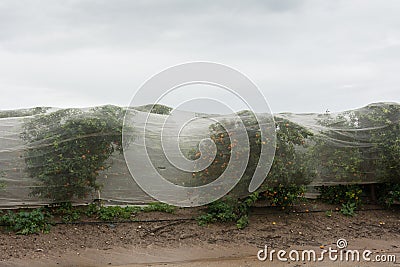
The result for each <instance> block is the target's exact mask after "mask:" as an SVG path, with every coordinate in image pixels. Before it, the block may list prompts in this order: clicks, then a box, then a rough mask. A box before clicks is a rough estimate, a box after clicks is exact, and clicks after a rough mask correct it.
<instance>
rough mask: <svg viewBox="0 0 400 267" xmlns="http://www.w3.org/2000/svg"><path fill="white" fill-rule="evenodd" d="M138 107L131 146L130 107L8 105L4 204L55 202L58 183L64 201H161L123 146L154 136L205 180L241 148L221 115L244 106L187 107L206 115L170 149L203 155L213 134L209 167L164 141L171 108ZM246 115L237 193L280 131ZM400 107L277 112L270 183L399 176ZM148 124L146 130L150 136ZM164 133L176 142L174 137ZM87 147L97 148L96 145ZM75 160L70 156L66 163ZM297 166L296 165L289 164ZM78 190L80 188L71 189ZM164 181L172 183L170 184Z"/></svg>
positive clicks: (169, 172)
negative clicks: (263, 128)
mask: <svg viewBox="0 0 400 267" xmlns="http://www.w3.org/2000/svg"><path fill="white" fill-rule="evenodd" d="M133 110H134V112H130V114H131V116H132V114H134V115H133V116H134V118H132V121H133V124H132V125H128V126H129V127H132V128H131V129H130V131H131V132H132V135H131V136H129V135H128V136H126V138H128V139H129V140H124V141H125V142H124V143H125V144H129V145H128V147H122V137H121V136H122V122H123V116H124V114H125V112H124V110H123V109H121V108H118V107H113V106H106V107H97V108H91V109H55V108H35V109H29V110H16V111H0V206H3V207H17V206H34V205H41V204H47V203H51V202H53V201H55V200H54V196H53V193H55V192H62V193H64V194H65V195H62V194H61V195H62V197H61V198H59V199H56V201H62V200H68V199H72V200H73V201H75V202H80V203H86V202H91V201H93V200H94V199H102V200H106V201H116V202H127V203H148V202H150V201H154V200H153V199H152V198H151V197H150V196H148V195H147V194H146V193H144V192H143V190H142V189H141V188H140V187H139V186H138V185H137V184H136V182H135V180H134V179H133V178H132V176H131V174H130V172H129V169H128V167H127V164H126V162H125V159H124V155H123V154H122V153H120V152H121V151H122V149H126V150H127V151H131V152H132V151H135V146H138V145H140V144H141V142H138V140H140V138H147V142H146V143H145V146H146V151H147V153H148V156H149V158H150V159H151V162H152V163H153V166H154V169H155V170H156V171H157V172H158V173H160V174H161V175H162V176H163V177H165V178H166V179H167V180H168V181H170V182H172V183H174V184H177V185H180V186H201V185H204V184H207V183H209V182H211V181H215V180H216V179H218V176H219V175H220V174H221V172H220V171H216V169H217V168H218V169H224V168H226V165H227V163H228V162H229V159H230V158H232V157H233V155H231V154H230V149H231V148H232V146H234V143H232V141H231V139H229V136H227V135H226V133H227V132H226V130H225V129H224V128H223V127H220V126H221V125H220V124H219V123H218V122H220V121H225V123H228V124H229V122H231V123H234V122H235V119H234V117H235V118H236V116H232V115H215V114H194V113H192V114H189V115H188V114H186V115H188V116H194V117H196V118H197V119H196V120H193V121H192V122H191V123H190V124H187V125H186V126H185V127H183V128H182V129H181V130H180V132H179V147H180V151H175V152H173V151H172V152H171V151H170V152H169V157H172V158H173V157H174V156H176V157H181V156H182V155H184V157H186V158H187V159H189V160H196V159H198V158H199V157H200V156H201V153H199V152H200V151H199V144H200V142H201V140H203V139H207V138H210V140H213V141H215V142H216V146H214V145H212V144H208V145H210V149H216V151H215V153H216V155H217V156H216V158H215V159H214V160H211V161H210V162H211V164H210V166H209V168H200V170H192V171H182V170H180V169H179V168H177V167H175V166H174V164H172V163H171V158H167V157H166V155H165V153H164V149H166V147H165V143H164V144H162V142H161V139H162V138H163V137H162V135H161V134H160V129H163V127H164V128H165V127H166V125H165V119H166V118H167V116H168V115H163V114H155V113H167V112H169V111H170V109H168V108H165V110H163V112H157V111H156V112H155V113H151V114H149V112H148V109H146V108H143V107H139V108H135V109H133ZM131 111H132V110H131ZM153 111H154V110H153ZM174 112H176V111H174ZM181 112H182V114H184V113H185V111H181ZM186 115H185V116H186ZM239 115H240V118H241V119H242V120H243V123H244V125H245V127H246V130H247V134H248V135H249V142H250V149H249V151H248V152H249V153H250V158H249V161H248V164H249V165H248V166H247V168H246V171H245V172H244V174H243V177H242V180H241V181H240V182H239V183H238V184H237V185H236V187H235V188H234V189H233V190H232V192H231V194H235V195H238V196H243V195H246V194H248V185H249V183H250V181H251V178H252V174H253V173H254V169H255V167H254V166H256V165H257V163H258V159H259V155H260V149H259V147H260V146H261V144H264V143H265V142H269V141H271V140H270V139H269V141H268V140H267V139H268V136H267V139H265V140H264V139H260V138H259V136H258V133H259V130H260V126H259V125H258V123H257V120H255V119H254V114H252V113H251V112H241V113H239ZM135 117H136V118H140V117H146V118H147V124H146V125H144V124H140V123H136V124H135V121H141V120H135ZM399 117H400V105H399V104H398V103H377V104H371V105H368V106H366V107H363V108H360V109H356V110H351V111H345V112H340V113H325V114H292V113H281V114H275V115H274V119H275V122H276V144H277V147H278V148H277V152H276V156H275V159H274V163H273V164H272V168H271V173H270V174H268V176H267V178H266V180H265V181H264V184H263V185H264V186H265V185H275V184H285V183H297V184H311V185H330V184H344V183H360V184H365V183H378V182H400V162H399V161H400V160H399V158H400V148H399V147H400V137H399V135H400V134H399V133H400V120H399ZM144 127H146V136H141V132H143V129H144ZM174 130H176V129H174ZM274 130H275V129H274ZM75 133H76V134H75ZM253 137H254V138H253ZM124 138H125V137H124ZM164 138H165V136H164ZM226 138H228V139H226ZM167 139H168V138H167ZM164 142H167V144H168V140H166V141H165V140H164ZM252 142H254V143H252ZM221 144H223V146H220V145H221ZM285 144H290V145H289V146H285ZM70 147H72V148H73V151H72V152H71V151H70V150H69V148H70ZM88 147H93V150H92V151H89V149H88ZM227 148H228V149H227ZM96 149H97V150H98V149H101V151H100V150H99V151H100V152H99V151H97V150H96ZM96 153H99V154H104V158H107V155H108V154H110V155H111V157H110V158H108V159H107V160H106V161H105V162H104V163H102V160H101V159H102V156H97V154H96ZM174 153H181V154H174ZM288 153H289V154H288ZM57 157H59V158H58V159H57ZM66 162H67V163H68V164H70V165H69V166H64V165H65V164H66ZM77 164H78V165H79V164H80V165H83V166H84V168H82V166H78V165H77ZM85 164H86V165H85ZM250 165H251V166H250ZM288 170H290V171H291V172H290V173H289V174H288ZM74 173H76V176H74V175H73V174H74ZM57 177H58V178H57ZM82 177H89V178H88V179H81V178H82ZM69 188H71V189H70V191H68V190H69ZM261 188H262V187H261ZM74 190H75V191H77V192H78V194H77V195H74V194H73V193H71V192H75V191H74ZM159 190H160V191H163V188H162V187H161V188H159ZM71 194H72V195H71ZM165 194H168V192H165ZM52 196H53V197H52Z"/></svg>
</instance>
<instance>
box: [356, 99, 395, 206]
mask: <svg viewBox="0 0 400 267" xmlns="http://www.w3.org/2000/svg"><path fill="white" fill-rule="evenodd" d="M360 122H361V123H362V124H364V125H365V126H366V127H368V129H370V130H369V135H370V139H369V141H370V143H371V145H373V147H372V149H373V153H371V154H372V155H373V157H371V158H372V160H370V161H369V163H370V165H371V166H372V167H373V168H374V172H375V176H376V179H375V180H376V181H380V182H381V184H380V185H379V187H378V190H377V192H378V197H379V199H380V200H381V201H382V202H383V203H385V204H387V205H391V204H393V202H394V201H400V105H399V104H395V103H378V104H371V105H369V106H367V107H366V110H365V111H364V112H362V113H360Z"/></svg>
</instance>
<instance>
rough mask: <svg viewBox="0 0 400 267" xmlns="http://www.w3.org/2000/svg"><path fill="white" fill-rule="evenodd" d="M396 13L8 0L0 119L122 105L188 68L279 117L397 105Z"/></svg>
mask: <svg viewBox="0 0 400 267" xmlns="http://www.w3.org/2000/svg"><path fill="white" fill-rule="evenodd" d="M399 14H400V1H396V0H385V1H380V0H376V1H369V0H359V1H350V0H342V1H340V0H339V1H300V0H299V1H294V0H293V1H285V0H270V1H232V0H227V1H185V0H182V1H161V0H160V1H149V0H144V1H137V0H136V1H118V0H117V1H107V0H104V1H99V0H96V1H94V0H93V1H84V0H81V1H50V0H49V1H29V0H27V1H15V0H10V1H7V0H0V92H1V97H0V109H14V108H25V107H34V106H57V107H84V106H94V105H101V104H116V105H122V106H126V105H128V104H129V102H130V99H131V98H132V96H133V93H134V92H135V90H137V88H139V87H140V85H141V84H142V83H143V82H144V81H145V80H146V79H148V78H149V77H151V76H152V75H154V74H156V73H157V72H160V71H162V70H163V69H165V68H167V67H169V66H172V65H176V64H179V63H183V62H188V61H212V62H218V63H222V64H226V65H229V66H231V67H234V68H235V69H238V70H240V71H241V72H243V73H244V74H246V75H247V76H248V77H250V78H251V79H252V80H253V81H254V82H255V83H256V84H257V85H258V86H259V88H260V89H261V90H262V92H263V93H264V95H265V96H266V98H267V100H268V102H269V104H270V106H271V109H272V111H273V112H283V111H291V112H325V110H326V109H329V110H331V111H341V110H346V109H352V108H357V107H361V106H363V105H366V104H368V103H371V102H379V101H392V102H400V96H399V95H400V94H399V92H400V89H399V85H400V74H399V73H400V15H399ZM182 97H184V96H183V95H182ZM245 97H251V96H245Z"/></svg>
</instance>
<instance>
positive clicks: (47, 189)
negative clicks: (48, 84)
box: [22, 106, 124, 202]
mask: <svg viewBox="0 0 400 267" xmlns="http://www.w3.org/2000/svg"><path fill="white" fill-rule="evenodd" d="M123 115H124V111H123V109H121V108H119V107H115V106H103V107H97V108H92V109H90V110H88V111H82V110H80V109H64V110H59V111H55V112H51V113H47V114H42V115H37V116H35V117H33V118H32V119H30V120H28V121H26V122H25V123H24V129H23V133H22V138H23V139H24V140H25V141H26V142H27V147H28V148H27V149H26V152H25V162H26V169H27V171H28V173H29V175H30V176H31V177H32V178H35V179H36V180H37V181H38V182H39V183H38V184H37V186H35V187H33V188H32V192H31V193H32V195H35V196H39V197H41V198H47V199H51V200H53V201H55V202H66V201H70V200H71V199H73V198H84V197H86V196H87V195H88V194H89V193H91V192H92V191H93V190H95V189H98V188H99V187H100V185H99V184H98V183H96V177H97V176H98V173H99V171H102V170H105V169H107V168H108V167H109V164H107V159H109V157H110V156H111V154H112V153H113V152H114V151H116V150H117V151H122V145H121V144H122V122H123Z"/></svg>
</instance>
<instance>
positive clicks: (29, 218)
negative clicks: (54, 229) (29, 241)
mask: <svg viewBox="0 0 400 267" xmlns="http://www.w3.org/2000/svg"><path fill="white" fill-rule="evenodd" d="M50 218H51V215H50V214H49V213H48V212H46V211H44V210H43V209H41V208H39V209H34V210H32V211H20V212H18V213H14V212H11V211H9V212H8V213H6V214H4V215H2V216H0V224H2V225H5V226H7V227H8V228H10V229H11V230H12V231H14V232H16V233H17V234H22V235H28V234H37V233H48V232H49V230H50V222H49V221H50Z"/></svg>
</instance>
